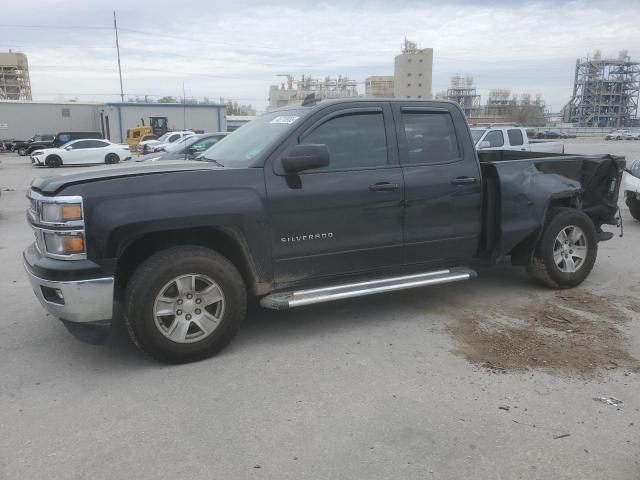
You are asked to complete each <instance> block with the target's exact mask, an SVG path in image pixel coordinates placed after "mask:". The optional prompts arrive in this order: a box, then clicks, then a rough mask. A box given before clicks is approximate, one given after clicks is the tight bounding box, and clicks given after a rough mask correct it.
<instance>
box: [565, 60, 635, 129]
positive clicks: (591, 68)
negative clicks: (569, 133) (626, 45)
mask: <svg viewBox="0 0 640 480" xmlns="http://www.w3.org/2000/svg"><path fill="white" fill-rule="evenodd" d="M639 97H640V62H632V61H631V60H630V58H629V56H628V55H627V53H626V51H622V52H620V56H619V57H618V58H617V59H604V60H602V59H600V55H599V53H598V52H596V55H594V57H593V58H589V57H587V58H582V59H580V58H579V59H577V60H576V71H575V80H574V84H573V96H572V98H571V101H570V102H569V108H570V111H569V121H570V122H572V123H574V124H576V125H577V126H580V127H623V126H628V125H631V123H632V120H633V119H635V118H636V117H637V115H638V99H639Z"/></svg>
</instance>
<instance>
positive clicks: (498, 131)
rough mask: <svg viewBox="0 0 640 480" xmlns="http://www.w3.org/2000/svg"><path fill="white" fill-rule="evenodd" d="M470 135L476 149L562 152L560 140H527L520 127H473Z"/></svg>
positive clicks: (523, 130)
mask: <svg viewBox="0 0 640 480" xmlns="http://www.w3.org/2000/svg"><path fill="white" fill-rule="evenodd" d="M471 136H472V137H473V142H474V144H475V146H476V150H521V151H526V152H546V153H564V144H562V143H560V142H547V141H544V140H542V141H539V140H537V141H535V142H529V137H527V131H526V130H525V129H524V128H522V127H509V126H505V127H483V128H479V127H473V128H471Z"/></svg>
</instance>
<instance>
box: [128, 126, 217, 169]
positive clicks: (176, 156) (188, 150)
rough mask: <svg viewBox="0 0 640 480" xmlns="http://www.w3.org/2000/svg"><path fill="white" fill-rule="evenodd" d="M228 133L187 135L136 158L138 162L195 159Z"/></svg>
mask: <svg viewBox="0 0 640 480" xmlns="http://www.w3.org/2000/svg"><path fill="white" fill-rule="evenodd" d="M227 135H228V132H215V133H204V134H200V135H192V136H190V137H185V138H184V139H182V140H178V141H177V142H175V143H172V144H171V145H169V146H168V147H166V150H164V151H162V152H155V153H149V154H147V155H143V156H142V157H140V158H138V159H136V161H137V162H147V161H156V160H193V159H194V158H196V157H197V156H198V155H200V154H201V153H202V152H204V151H205V150H207V149H208V148H209V147H211V146H212V145H215V144H216V143H218V142H219V141H220V140H222V139H223V138H224V137H226V136H227Z"/></svg>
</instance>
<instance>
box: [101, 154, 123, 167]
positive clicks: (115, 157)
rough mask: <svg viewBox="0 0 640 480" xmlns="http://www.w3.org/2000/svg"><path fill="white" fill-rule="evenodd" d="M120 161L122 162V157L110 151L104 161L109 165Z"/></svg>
mask: <svg viewBox="0 0 640 480" xmlns="http://www.w3.org/2000/svg"><path fill="white" fill-rule="evenodd" d="M118 162H120V157H119V156H118V155H116V154H115V153H108V154H107V156H106V157H104V163H106V164H107V165H113V164H115V163H118Z"/></svg>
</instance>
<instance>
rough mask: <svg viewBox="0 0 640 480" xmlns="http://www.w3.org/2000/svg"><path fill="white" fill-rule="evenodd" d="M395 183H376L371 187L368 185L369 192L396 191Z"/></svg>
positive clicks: (396, 185)
mask: <svg viewBox="0 0 640 480" xmlns="http://www.w3.org/2000/svg"><path fill="white" fill-rule="evenodd" d="M397 189H398V184H397V183H389V182H378V183H374V184H373V185H369V190H371V191H372V192H383V191H385V190H397Z"/></svg>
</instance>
